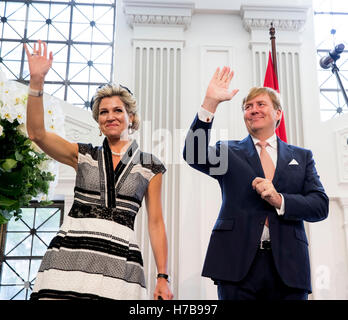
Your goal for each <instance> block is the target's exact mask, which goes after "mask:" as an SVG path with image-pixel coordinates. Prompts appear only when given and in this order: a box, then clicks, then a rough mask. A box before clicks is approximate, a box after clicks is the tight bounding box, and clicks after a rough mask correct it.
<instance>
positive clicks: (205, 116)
mask: <svg viewBox="0 0 348 320" xmlns="http://www.w3.org/2000/svg"><path fill="white" fill-rule="evenodd" d="M213 118H214V113H211V112H210V111H208V110H206V109H204V108H203V107H201V108H200V109H199V111H198V119H199V120H201V121H204V122H211V121H212V120H213ZM251 138H252V139H253V142H254V145H255V148H256V151H257V153H258V155H259V157H260V152H261V147H260V146H259V145H257V143H258V142H259V141H260V140H259V139H257V138H255V137H253V136H251ZM266 141H267V143H268V145H267V146H266V150H267V152H268V153H269V155H270V157H271V159H272V161H273V164H274V167H275V168H276V167H277V157H278V153H277V148H278V144H277V136H276V134H275V133H274V134H273V136H271V137H270V138H268V139H267V140H266ZM250 187H251V186H250ZM280 196H281V197H282V204H281V207H280V208H279V209H278V208H275V209H276V211H277V213H278V215H283V214H284V212H285V203H284V197H283V195H282V194H281V193H280ZM263 240H270V235H269V228H268V227H267V226H266V225H265V226H264V228H263V232H262V236H261V241H263Z"/></svg>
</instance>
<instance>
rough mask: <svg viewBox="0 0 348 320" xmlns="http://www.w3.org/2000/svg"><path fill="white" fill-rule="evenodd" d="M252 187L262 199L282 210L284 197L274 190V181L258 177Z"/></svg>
mask: <svg viewBox="0 0 348 320" xmlns="http://www.w3.org/2000/svg"><path fill="white" fill-rule="evenodd" d="M251 185H252V187H253V189H254V190H256V192H257V193H258V194H259V195H260V196H261V198H262V199H264V200H266V201H267V202H268V203H269V204H270V205H272V206H273V207H276V208H277V209H280V207H281V205H282V197H281V195H280V194H279V193H278V192H277V190H276V189H275V188H274V186H273V183H272V181H270V180H269V179H265V178H260V177H257V178H255V179H254V180H253V182H252V183H251Z"/></svg>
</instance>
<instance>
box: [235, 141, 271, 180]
mask: <svg viewBox="0 0 348 320" xmlns="http://www.w3.org/2000/svg"><path fill="white" fill-rule="evenodd" d="M240 146H241V149H242V150H243V153H244V155H245V159H246V161H247V162H248V163H249V164H250V166H251V168H252V169H253V170H254V172H255V175H256V177H262V178H264V177H265V174H264V173H263V169H262V166H261V161H260V157H259V155H258V154H257V150H256V148H255V145H254V142H253V139H252V138H251V136H250V135H249V136H247V137H246V138H245V139H244V140H242V141H241V142H240Z"/></svg>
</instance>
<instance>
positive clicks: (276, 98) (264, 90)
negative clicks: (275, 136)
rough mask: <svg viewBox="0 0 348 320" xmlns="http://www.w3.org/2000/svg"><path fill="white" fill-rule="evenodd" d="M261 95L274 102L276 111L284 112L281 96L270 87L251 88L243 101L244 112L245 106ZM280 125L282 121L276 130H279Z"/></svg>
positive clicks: (278, 122)
mask: <svg viewBox="0 0 348 320" xmlns="http://www.w3.org/2000/svg"><path fill="white" fill-rule="evenodd" d="M260 94H267V95H268V96H269V97H270V99H271V101H272V104H273V108H274V109H275V110H280V111H282V102H281V98H280V94H279V93H278V92H277V91H276V90H274V89H272V88H268V87H253V88H251V89H250V90H249V92H248V94H247V96H246V97H245V98H244V99H243V103H242V110H243V111H244V106H245V104H246V103H247V102H248V101H250V100H252V99H254V98H256V97H257V96H259V95H260ZM279 124H280V120H278V121H277V124H276V128H278V126H279Z"/></svg>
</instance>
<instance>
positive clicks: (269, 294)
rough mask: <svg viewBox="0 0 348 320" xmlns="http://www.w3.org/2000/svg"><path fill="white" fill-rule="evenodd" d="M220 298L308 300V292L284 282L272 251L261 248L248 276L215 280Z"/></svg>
mask: <svg viewBox="0 0 348 320" xmlns="http://www.w3.org/2000/svg"><path fill="white" fill-rule="evenodd" d="M215 284H216V285H217V292H218V298H219V300H307V299H308V292H307V291H306V290H303V289H299V288H291V287H288V286H287V285H285V284H284V282H283V281H282V279H281V278H280V276H279V274H278V272H277V270H276V267H275V265H274V261H273V256H272V251H271V250H261V249H259V250H258V251H257V253H256V256H255V259H254V261H253V263H252V266H251V268H250V270H249V272H248V274H247V275H246V277H245V278H244V279H243V280H241V281H238V282H230V281H221V280H215Z"/></svg>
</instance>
